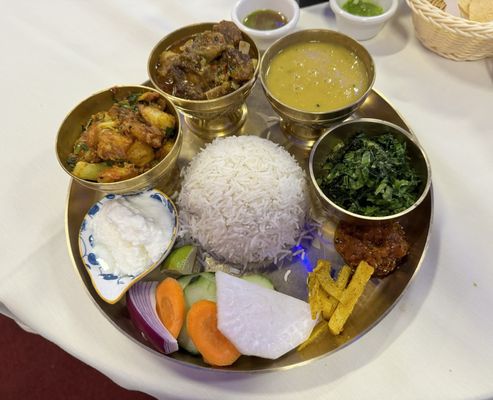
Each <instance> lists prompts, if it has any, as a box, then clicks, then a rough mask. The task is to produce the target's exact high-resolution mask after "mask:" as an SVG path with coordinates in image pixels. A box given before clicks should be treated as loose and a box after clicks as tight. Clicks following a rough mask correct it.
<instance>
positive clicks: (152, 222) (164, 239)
mask: <svg viewBox="0 0 493 400" xmlns="http://www.w3.org/2000/svg"><path fill="white" fill-rule="evenodd" d="M89 229H91V230H92V235H93V238H94V248H93V251H94V254H95V255H96V259H97V261H98V263H99V265H100V266H101V267H102V268H103V270H104V271H105V272H107V273H112V274H115V275H137V274H139V273H141V272H142V271H143V270H145V269H146V268H147V267H149V266H150V265H152V264H154V263H156V262H157V261H158V260H159V258H160V257H161V255H162V254H163V251H165V250H166V248H167V247H168V245H169V242H170V240H171V237H172V233H173V219H172V216H171V214H170V213H169V212H167V210H166V208H165V207H163V204H162V203H160V202H159V201H157V200H155V199H152V198H150V197H147V196H138V195H137V196H129V197H120V198H117V199H114V200H110V201H107V202H105V203H103V205H102V206H101V209H100V210H99V212H98V213H97V214H96V215H95V216H94V218H92V219H91V221H90V224H89Z"/></svg>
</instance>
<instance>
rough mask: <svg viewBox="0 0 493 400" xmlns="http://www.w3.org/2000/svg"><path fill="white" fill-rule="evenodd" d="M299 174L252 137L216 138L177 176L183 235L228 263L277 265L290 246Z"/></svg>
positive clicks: (297, 220)
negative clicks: (274, 263) (179, 187)
mask: <svg viewBox="0 0 493 400" xmlns="http://www.w3.org/2000/svg"><path fill="white" fill-rule="evenodd" d="M306 193H307V190H306V179H305V175H304V173H303V171H302V169H301V168H300V166H299V165H298V163H297V162H296V160H295V159H294V158H293V157H292V156H291V155H290V154H289V153H288V152H287V151H286V150H285V149H283V148H282V147H281V146H279V145H277V144H275V143H273V142H271V141H269V140H267V139H262V138H259V137H256V136H241V137H235V136H232V137H228V138H225V139H216V140H214V141H213V142H212V143H210V144H209V145H207V146H206V148H205V149H204V150H202V151H201V152H200V153H199V154H197V155H196V156H195V157H194V158H193V160H192V161H191V162H190V164H189V166H188V167H187V168H186V169H185V170H184V171H183V180H182V189H181V192H180V194H179V196H178V207H179V208H180V223H181V227H182V231H183V233H185V234H186V235H190V236H191V237H192V238H193V239H194V240H196V241H197V242H198V243H199V244H200V245H201V246H202V247H203V248H204V250H206V251H207V252H209V253H211V254H213V255H215V256H217V257H219V258H222V259H223V260H225V261H227V262H231V263H236V264H241V265H247V264H249V263H259V262H264V261H274V262H275V261H277V260H278V259H279V258H281V257H282V256H283V255H285V254H286V253H289V249H290V247H292V246H293V245H295V244H296V241H297V238H298V236H299V234H300V232H301V229H302V227H303V224H304V220H305V214H306V209H307V198H306Z"/></svg>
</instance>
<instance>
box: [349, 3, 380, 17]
mask: <svg viewBox="0 0 493 400" xmlns="http://www.w3.org/2000/svg"><path fill="white" fill-rule="evenodd" d="M342 8H343V9H344V10H345V11H347V12H348V13H350V14H353V15H359V16H362V17H375V16H377V15H380V14H383V8H382V7H380V6H379V5H377V4H373V3H371V2H369V1H364V0H348V1H347V2H345V3H344V4H343V6H342Z"/></svg>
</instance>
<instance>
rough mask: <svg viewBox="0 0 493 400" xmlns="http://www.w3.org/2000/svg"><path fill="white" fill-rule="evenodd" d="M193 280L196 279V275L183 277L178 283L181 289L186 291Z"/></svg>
mask: <svg viewBox="0 0 493 400" xmlns="http://www.w3.org/2000/svg"><path fill="white" fill-rule="evenodd" d="M193 278H195V275H183V276H181V277H180V278H178V283H179V284H180V285H181V288H182V289H183V290H185V288H186V287H187V286H188V284H189V283H190V282H191V281H192V279H193Z"/></svg>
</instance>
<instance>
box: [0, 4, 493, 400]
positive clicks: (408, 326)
mask: <svg viewBox="0 0 493 400" xmlns="http://www.w3.org/2000/svg"><path fill="white" fill-rule="evenodd" d="M2 3H3V4H2V6H3V7H2V13H1V14H0V29H1V35H0V50H1V54H2V57H1V58H2V61H1V62H0V72H1V74H0V76H1V77H2V78H1V80H2V87H3V90H4V95H3V96H2V99H1V100H0V101H1V104H2V117H3V118H2V120H3V121H4V123H2V126H3V128H2V140H3V143H2V145H1V146H0V152H1V157H0V160H1V161H0V162H1V164H0V165H1V167H2V168H1V169H0V171H1V172H0V174H1V175H0V176H1V182H2V196H1V205H2V210H3V218H2V220H1V222H0V234H1V236H0V239H1V243H2V267H1V269H0V310H1V311H2V312H3V313H5V314H7V315H10V316H12V317H14V318H15V319H16V320H17V321H19V322H20V323H23V324H25V325H27V326H28V327H30V328H31V329H32V330H34V331H35V332H37V333H39V334H40V335H42V336H44V337H45V338H47V339H48V340H50V341H52V342H54V343H56V344H57V345H59V346H60V347H62V348H63V349H64V350H66V351H67V352H69V353H71V354H73V355H74V356H76V357H77V358H79V359H81V360H82V361H84V362H86V363H88V364H90V365H92V366H93V367H95V368H97V369H98V370H99V371H101V372H103V373H104V374H106V375H107V376H109V377H110V378H111V379H113V380H114V381H115V382H116V383H118V384H120V385H122V386H124V387H126V388H129V389H136V390H141V391H144V392H147V393H149V394H151V395H154V396H156V397H158V398H164V399H166V398H173V399H193V398H197V399H215V398H231V397H234V398H239V399H240V398H245V399H246V398H248V399H250V398H256V399H273V398H283V399H299V398H302V397H303V398H305V397H306V398H310V399H325V398H338V399H354V398H367V399H382V398H390V399H391V398H396V399H397V398H398V399H417V398H419V399H484V398H492V397H493V379H492V378H493V362H492V361H493V336H492V332H493V318H492V311H491V310H493V268H491V267H492V261H491V260H492V257H491V253H490V251H489V250H490V249H491V242H492V237H493V211H492V210H493V208H492V207H491V204H490V203H491V199H492V198H493V161H492V157H491V154H492V152H493V128H492V126H491V123H490V121H491V114H492V113H493V60H492V59H489V60H483V61H475V62H454V61H450V60H447V59H444V58H441V57H439V56H438V55H436V54H434V53H432V52H430V51H428V50H427V49H425V48H424V47H423V46H422V45H421V44H420V43H419V41H418V40H417V39H416V37H415V34H414V30H413V26H412V22H411V14H410V10H409V8H408V7H407V5H406V4H405V3H404V2H403V1H402V0H401V3H400V6H399V10H398V13H397V15H396V16H395V17H394V18H393V20H392V21H391V22H390V23H388V24H387V25H386V26H385V28H384V29H383V31H382V32H381V33H380V34H379V35H378V36H377V37H376V38H374V39H372V40H370V41H367V42H364V43H363V44H364V46H366V48H367V49H368V50H369V51H370V53H371V54H372V56H373V57H374V60H375V64H376V70H377V78H376V83H375V88H376V89H378V90H379V91H380V92H381V93H383V94H384V95H385V96H386V97H387V98H388V100H389V101H390V102H391V103H392V104H393V105H394V106H395V107H396V108H397V109H398V110H399V111H400V113H401V114H402V116H403V117H404V118H405V119H406V121H407V122H408V123H409V124H410V125H411V127H412V129H413V131H414V132H415V133H416V135H417V136H418V138H419V140H420V141H421V143H422V144H423V146H424V148H425V149H426V150H427V153H428V156H429V158H430V161H431V165H432V171H433V185H434V195H435V215H434V222H433V228H432V231H431V237H430V247H429V250H428V252H427V255H426V257H425V260H424V262H423V265H422V267H421V270H420V272H419V274H418V275H417V277H416V279H415V280H414V282H413V284H412V285H411V286H410V288H409V289H408V290H407V291H406V293H405V294H404V296H403V297H402V299H401V300H400V301H399V303H398V304H397V306H396V307H395V308H394V309H393V310H392V311H391V312H390V313H389V315H388V316H387V317H386V318H385V319H384V320H383V321H382V322H381V323H380V324H378V325H377V326H376V327H375V328H374V329H373V330H371V331H370V332H369V333H368V334H366V335H365V336H364V337H362V338H361V339H360V340H358V341H357V342H355V343H354V344H352V345H351V346H348V347H347V348H345V349H343V350H341V351H338V352H337V353H335V354H333V355H331V356H330V357H325V358H322V359H321V360H318V361H315V362H312V363H310V364H308V365H306V366H302V367H299V368H294V369H290V370H287V371H281V372H272V373H267V374H233V375H232V374H225V373H218V372H211V371H204V370H197V369H192V368H187V367H184V366H178V365H176V364H174V363H171V362H169V361H168V360H166V359H165V358H163V357H159V356H158V355H156V354H154V353H151V352H150V351H146V350H145V349H143V348H142V347H140V346H139V345H137V344H136V343H135V342H133V341H132V340H130V339H129V338H127V337H125V336H124V335H122V334H121V333H120V331H118V330H117V329H116V328H115V327H113V326H112V325H111V323H110V322H109V321H108V320H107V319H106V318H105V317H104V316H103V315H102V314H101V313H100V311H99V309H98V308H97V307H96V306H95V305H94V303H93V302H92V300H91V299H90V298H89V296H88V295H87V293H86V291H85V289H84V288H83V287H82V285H81V281H80V279H79V277H78V276H77V273H76V272H75V270H74V268H73V267H72V263H71V261H70V258H69V254H68V251H67V247H66V241H65V232H64V212H65V204H66V197H67V189H68V185H69V178H68V177H67V176H66V174H65V173H64V172H63V171H62V170H61V168H60V167H59V166H58V163H57V161H56V156H55V138H56V134H57V129H58V127H59V125H60V123H61V121H62V120H63V118H64V116H65V115H66V114H67V113H68V112H69V111H70V110H71V108H72V107H73V106H74V105H76V104H77V103H78V102H79V101H80V100H82V99H83V98H85V97H87V96H88V95H90V94H91V93H93V92H95V91H98V90H100V89H102V88H106V87H109V86H112V85H116V84H129V83H130V84H132V83H140V82H142V81H143V80H145V79H146V74H147V73H146V62H147V57H148V55H149V53H150V51H151V49H152V48H153V46H154V45H155V44H156V43H157V42H158V41H159V39H160V38H161V37H163V36H164V35H165V34H167V33H168V32H170V31H172V30H174V29H176V28H179V27H181V26H183V25H187V24H191V23H194V22H203V21H216V20H220V19H228V18H229V12H230V9H231V7H232V5H233V1H227V0H209V1H205V0H187V1H165V0H160V1H157V0H143V1H139V2H136V1H135V2H134V1H130V0H123V1H122V0H120V1H116V0H106V1H85V2H67V1H60V0H52V1H50V2H20V1H17V2H2ZM298 28H299V29H302V28H329V29H335V20H334V16H333V14H332V12H331V11H330V10H329V6H328V3H323V4H320V5H317V6H313V7H309V8H305V9H303V10H302V13H301V18H300V21H299V24H298ZM219 396H221V397H219Z"/></svg>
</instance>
